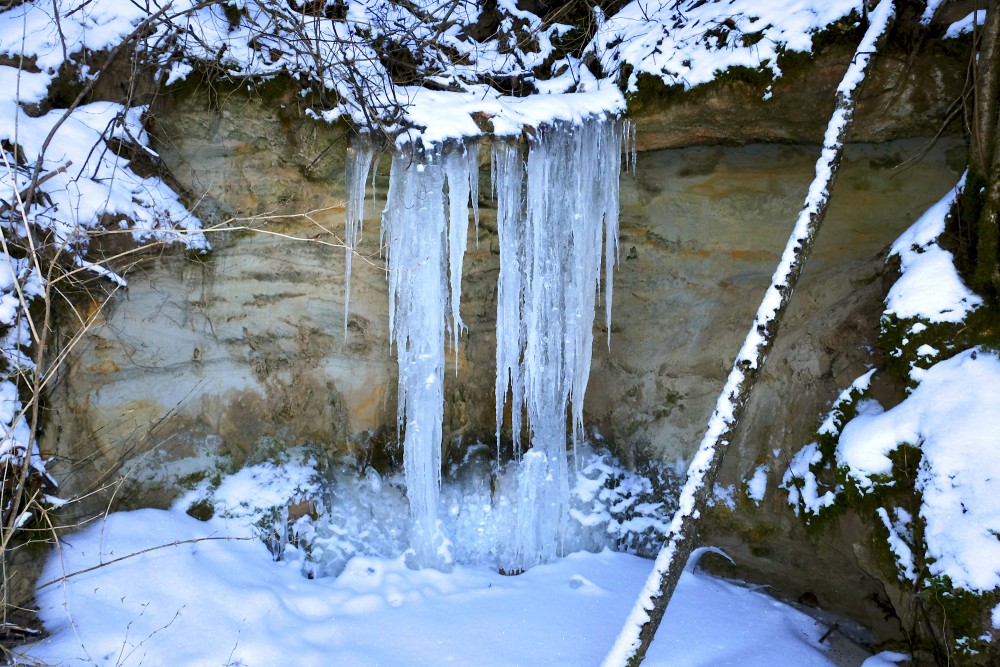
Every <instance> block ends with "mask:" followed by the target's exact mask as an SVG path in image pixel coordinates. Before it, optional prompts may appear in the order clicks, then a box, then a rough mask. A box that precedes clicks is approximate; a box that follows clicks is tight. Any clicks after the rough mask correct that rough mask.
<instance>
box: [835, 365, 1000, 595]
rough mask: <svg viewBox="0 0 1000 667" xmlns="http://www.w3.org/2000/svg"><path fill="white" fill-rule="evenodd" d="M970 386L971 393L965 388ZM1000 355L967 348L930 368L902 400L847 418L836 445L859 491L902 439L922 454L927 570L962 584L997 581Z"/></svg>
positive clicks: (980, 587) (971, 586)
mask: <svg viewBox="0 0 1000 667" xmlns="http://www.w3.org/2000/svg"><path fill="white" fill-rule="evenodd" d="M970 387H975V389H976V390H975V391H969V388H970ZM998 395H1000V360H998V359H997V357H996V355H995V354H994V353H992V352H987V351H984V350H980V349H972V350H967V351H965V352H962V353H960V354H958V355H956V356H954V357H952V358H951V359H947V360H945V361H942V362H940V363H938V364H936V365H934V366H932V367H931V368H930V369H929V370H927V372H926V374H925V375H924V377H923V380H922V382H921V383H920V385H919V386H918V387H917V388H916V389H915V390H914V391H913V393H912V394H911V395H910V396H909V397H908V398H907V399H906V400H904V401H903V402H902V403H900V404H899V405H897V406H896V407H894V408H892V409H891V410H888V411H886V412H885V413H883V414H878V415H873V414H865V415H859V416H858V417H856V418H855V419H853V420H852V421H851V422H849V423H848V424H847V425H846V426H845V427H844V430H843V433H842V434H841V438H840V446H839V447H838V449H837V461H838V464H839V465H842V466H846V467H847V468H848V474H849V476H850V478H851V479H852V480H853V481H854V482H855V483H857V485H858V487H859V488H860V489H861V490H867V489H871V488H872V487H873V486H874V485H875V483H876V482H877V477H878V476H879V475H886V474H888V473H889V472H891V468H892V463H891V461H890V460H889V457H888V455H889V453H891V452H892V451H893V450H895V449H896V448H897V447H899V446H900V445H902V444H910V445H912V446H914V447H919V449H920V450H921V452H922V454H923V458H922V460H921V462H920V468H919V472H918V476H917V482H916V488H917V491H918V492H920V493H921V494H922V504H921V508H920V516H921V517H922V518H923V519H924V521H925V522H926V530H925V539H926V542H927V553H928V555H929V556H930V557H931V558H933V559H934V562H933V563H932V564H931V565H930V571H931V574H935V575H946V576H948V577H950V578H951V581H952V584H953V585H955V586H957V587H959V588H963V589H966V590H975V591H985V590H992V589H993V588H995V587H997V586H1000V540H997V538H996V536H997V535H998V534H1000V510H998V508H997V504H996V502H995V496H996V489H995V488H994V487H995V485H996V480H998V479H1000V411H998V410H997V409H996V405H995V397H996V396H998Z"/></svg>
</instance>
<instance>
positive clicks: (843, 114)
mask: <svg viewBox="0 0 1000 667" xmlns="http://www.w3.org/2000/svg"><path fill="white" fill-rule="evenodd" d="M894 11H895V8H894V6H893V2H892V0H882V2H880V3H879V5H878V7H876V8H875V9H874V10H873V11H872V12H871V15H870V16H869V26H868V30H867V31H866V32H865V35H864V38H863V39H862V40H861V43H860V44H859V45H858V48H857V51H856V52H855V54H854V59H853V60H852V62H851V65H850V67H849V68H848V69H847V73H846V74H845V75H844V79H843V81H841V83H840V86H839V87H838V88H837V103H836V107H835V109H834V112H833V116H832V118H831V119H830V124H829V125H828V127H827V130H826V136H825V138H824V142H823V152H822V155H821V156H820V159H819V161H818V162H817V163H816V177H815V179H813V182H812V185H810V186H809V194H808V195H807V196H806V201H805V205H804V206H803V208H802V211H801V212H800V213H799V217H798V220H797V221H796V223H795V228H794V229H793V231H792V235H791V237H790V238H789V239H788V244H787V245H786V246H785V251H784V253H783V254H782V257H781V262H780V263H779V264H778V268H777V269H776V270H775V273H774V276H773V277H772V278H771V286H770V287H769V288H768V290H767V293H766V294H765V295H764V300H763V302H762V303H761V305H760V308H759V309H758V311H757V316H756V318H755V319H754V322H753V326H752V327H751V329H750V333H749V334H748V335H747V338H746V341H745V342H744V343H743V349H742V350H740V353H739V355H738V356H737V357H736V361H735V363H734V364H733V369H732V371H730V373H729V378H728V380H727V381H726V386H725V388H724V389H723V390H722V394H721V395H720V396H719V400H718V402H717V403H716V406H715V412H714V413H713V414H712V417H711V419H710V420H709V422H708V429H707V431H706V433H705V436H704V438H703V439H702V441H701V444H700V445H699V446H698V451H697V452H696V453H695V455H694V460H693V461H692V462H691V466H690V468H689V469H688V474H687V481H686V483H685V484H684V488H683V489H682V490H681V495H680V499H679V502H678V508H677V511H676V513H675V514H674V517H673V520H672V521H671V523H670V528H669V531H668V534H667V537H666V540H665V541H664V544H663V546H662V547H661V549H660V553H659V555H658V556H657V557H656V563H655V565H654V567H653V571H652V573H650V575H649V578H648V579H647V581H646V585H645V586H644V588H643V589H642V591H641V593H640V594H639V599H638V600H637V601H636V604H635V606H634V607H633V609H632V612H631V613H630V614H629V617H628V619H627V621H626V623H625V627H624V628H623V629H622V631H621V633H620V634H619V635H618V638H617V639H616V640H615V643H614V645H613V646H612V648H611V651H610V652H609V653H608V655H607V656H606V657H605V659H604V662H603V667H619V666H621V665H626V664H627V665H633V666H634V665H639V664H640V663H641V662H642V660H643V658H644V657H645V654H646V651H647V650H648V648H649V645H650V644H651V643H652V641H653V635H654V634H655V633H656V629H657V628H658V627H659V625H660V621H661V620H662V618H663V614H664V612H665V611H666V608H667V604H668V603H669V602H670V597H671V596H672V595H673V592H674V589H675V588H676V587H677V582H678V580H679V579H680V575H681V572H682V570H683V566H684V564H685V563H686V562H687V560H688V558H689V557H690V555H691V552H692V551H693V549H694V546H695V542H696V535H697V524H698V519H699V517H700V516H701V512H702V509H703V508H704V507H705V505H706V501H707V499H708V494H709V493H710V491H711V489H712V487H713V484H714V482H715V477H716V474H717V472H718V469H719V465H720V464H721V463H722V457H723V453H724V452H725V449H726V446H727V445H728V444H729V443H730V442H731V440H732V438H733V434H734V431H735V430H736V424H737V422H738V421H739V418H740V416H741V415H742V413H743V409H744V407H745V406H746V402H747V399H748V398H749V396H750V391H751V389H752V388H753V385H754V384H755V382H756V380H757V377H758V376H759V374H760V370H761V367H762V366H763V364H764V360H765V359H766V357H767V354H768V352H769V351H770V349H771V347H772V345H773V343H774V338H775V335H776V333H777V331H778V325H779V323H780V321H781V317H782V315H783V314H784V312H785V309H786V307H787V305H788V301H789V299H790V297H791V295H792V290H793V289H794V288H795V285H796V283H797V282H798V279H799V276H800V275H801V273H802V267H803V265H804V263H805V260H806V257H807V256H808V254H809V251H810V249H811V248H812V244H813V240H814V239H815V237H816V233H817V231H819V227H820V224H821V223H822V221H823V218H824V217H825V216H826V211H827V204H828V202H829V198H830V189H831V187H832V186H833V181H834V177H835V176H836V173H837V168H838V167H839V165H840V158H841V156H842V154H843V150H844V144H843V141H844V135H845V134H846V132H847V128H848V126H849V125H850V123H851V119H852V116H853V110H854V96H853V93H854V90H855V88H856V87H857V86H858V84H860V83H861V82H862V80H863V79H864V76H865V71H866V69H867V66H868V63H869V61H870V59H871V55H872V53H873V52H874V51H875V47H876V42H877V41H878V40H879V38H880V37H881V36H882V35H883V34H884V33H885V31H886V28H887V27H888V25H889V21H890V20H891V19H892V16H893V14H894Z"/></svg>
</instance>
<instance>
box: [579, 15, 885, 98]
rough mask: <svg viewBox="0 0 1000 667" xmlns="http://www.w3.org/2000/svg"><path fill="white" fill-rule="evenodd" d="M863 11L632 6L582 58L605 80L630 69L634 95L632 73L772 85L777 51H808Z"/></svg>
mask: <svg viewBox="0 0 1000 667" xmlns="http://www.w3.org/2000/svg"><path fill="white" fill-rule="evenodd" d="M722 7H724V9H723V8H722ZM862 10H863V7H862V3H861V2H860V1H859V0H830V1H827V2H812V1H809V0H794V1H792V2H781V3H762V2H757V1H756V0H726V2H722V0H711V1H709V2H704V1H703V0H682V1H681V2H677V3H674V2H659V3H651V2H647V1H645V0H637V1H635V2H631V3H629V4H628V5H626V6H625V7H624V8H623V9H622V10H621V11H619V12H618V13H617V14H615V15H614V16H612V17H610V18H609V19H608V20H607V21H605V22H604V24H603V25H601V27H600V28H599V29H598V31H597V34H596V35H595V36H594V39H593V41H592V42H591V46H590V47H589V50H590V51H592V52H593V53H595V54H597V55H598V57H599V58H600V62H601V66H602V67H603V68H604V71H606V72H618V71H622V69H623V68H624V66H626V65H628V66H631V67H632V68H633V69H632V71H631V73H630V74H629V78H628V81H627V88H628V90H629V91H635V90H636V88H637V84H638V75H639V73H647V74H650V75H652V76H655V77H657V78H659V79H661V80H662V81H663V82H664V83H665V84H667V85H682V86H683V87H684V88H693V87H694V86H697V85H698V84H702V83H706V82H708V81H711V80H712V79H714V78H715V77H716V76H717V74H718V73H719V72H721V71H725V70H726V69H728V68H730V67H734V66H739V67H750V68H753V69H757V68H764V69H765V70H769V71H770V72H771V74H772V75H773V76H775V77H777V76H780V75H781V70H780V68H779V66H778V62H777V61H778V55H779V54H780V53H781V52H782V51H797V52H808V51H811V50H812V35H813V33H815V32H816V31H818V30H821V29H823V28H825V27H827V26H828V25H829V24H831V23H834V22H835V21H838V20H840V19H842V18H843V17H845V16H847V15H848V14H850V13H851V12H852V11H853V12H857V14H858V15H860V14H861V13H862ZM876 11H877V10H876Z"/></svg>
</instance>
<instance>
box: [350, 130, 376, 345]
mask: <svg viewBox="0 0 1000 667" xmlns="http://www.w3.org/2000/svg"><path fill="white" fill-rule="evenodd" d="M374 158H375V147H374V145H372V143H371V142H369V141H365V140H359V141H355V142H352V143H351V145H350V146H349V147H348V149H347V164H346V166H345V169H344V185H345V186H346V188H345V189H346V191H347V202H346V205H345V210H346V216H345V218H346V220H345V223H344V248H345V250H346V256H345V258H344V266H345V267H346V268H345V270H344V271H345V276H344V280H345V284H346V287H345V288H344V336H347V322H348V319H349V318H350V313H351V267H352V266H353V263H354V262H353V260H354V253H355V252H357V248H358V242H359V241H360V240H361V232H362V229H363V225H364V219H365V190H366V188H365V184H366V183H367V182H368V175H369V174H370V173H371V168H372V161H373V160H374Z"/></svg>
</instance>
